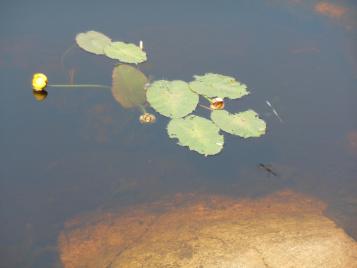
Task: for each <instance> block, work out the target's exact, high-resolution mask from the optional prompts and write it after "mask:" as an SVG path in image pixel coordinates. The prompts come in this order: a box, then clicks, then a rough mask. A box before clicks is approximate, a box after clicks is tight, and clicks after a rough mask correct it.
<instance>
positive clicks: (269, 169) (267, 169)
mask: <svg viewBox="0 0 357 268" xmlns="http://www.w3.org/2000/svg"><path fill="white" fill-rule="evenodd" d="M258 166H259V167H260V168H262V169H264V170H265V171H266V172H268V173H269V174H271V175H273V176H274V177H278V174H277V173H276V172H275V171H274V170H273V169H272V168H271V167H269V166H268V165H266V164H263V163H259V164H258Z"/></svg>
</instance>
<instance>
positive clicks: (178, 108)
mask: <svg viewBox="0 0 357 268" xmlns="http://www.w3.org/2000/svg"><path fill="white" fill-rule="evenodd" d="M146 96H147V100H148V102H149V103H150V105H151V106H152V108H154V109H155V110H156V111H157V112H158V113H160V114H162V115H164V116H167V117H171V118H180V117H184V116H186V115H188V114H190V113H191V112H192V111H194V110H195V109H196V106H197V104H198V100H199V97H198V95H197V94H196V93H195V92H192V91H191V90H190V88H189V86H188V84H187V83H186V82H185V81H181V80H174V81H167V80H158V81H156V82H154V83H153V84H151V85H150V86H149V88H148V89H147V93H146Z"/></svg>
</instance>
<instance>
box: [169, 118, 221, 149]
mask: <svg viewBox="0 0 357 268" xmlns="http://www.w3.org/2000/svg"><path fill="white" fill-rule="evenodd" d="M167 132H168V134H169V137H170V138H177V139H178V141H179V142H178V144H179V145H181V146H187V147H188V148H189V149H190V150H192V151H196V152H198V153H200V154H203V155H205V156H207V155H215V154H218V153H219V152H220V151H221V150H222V149H223V144H224V137H223V135H221V134H219V128H218V127H217V126H216V125H215V124H214V123H213V122H212V121H210V120H208V119H206V118H203V117H200V116H196V115H189V116H187V117H185V118H175V119H172V120H171V121H170V122H169V124H168V126H167Z"/></svg>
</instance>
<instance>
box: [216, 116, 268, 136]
mask: <svg viewBox="0 0 357 268" xmlns="http://www.w3.org/2000/svg"><path fill="white" fill-rule="evenodd" d="M211 119H212V121H213V122H214V123H215V124H216V125H217V126H218V127H219V128H220V129H222V130H223V131H225V132H228V133H230V134H233V135H237V136H240V137H243V138H250V137H259V136H262V135H264V134H265V131H266V123H265V121H264V120H262V119H260V118H259V116H258V114H257V113H256V112H255V111H253V110H247V111H245V112H241V113H238V114H230V113H228V112H227V111H225V110H214V111H212V113H211Z"/></svg>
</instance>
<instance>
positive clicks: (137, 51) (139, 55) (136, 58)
mask: <svg viewBox="0 0 357 268" xmlns="http://www.w3.org/2000/svg"><path fill="white" fill-rule="evenodd" d="M104 53H105V55H106V56H107V57H109V58H111V59H116V60H119V61H121V62H125V63H141V62H144V61H146V60H147V58H146V53H145V51H143V50H141V48H140V47H138V46H136V45H134V44H128V43H124V42H112V43H111V44H110V45H108V46H106V47H105V48H104Z"/></svg>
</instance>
